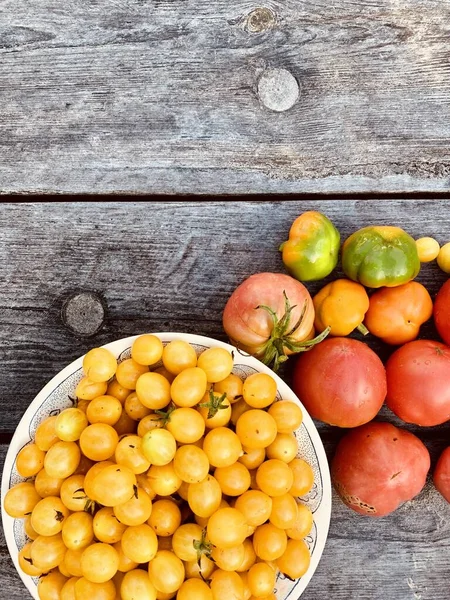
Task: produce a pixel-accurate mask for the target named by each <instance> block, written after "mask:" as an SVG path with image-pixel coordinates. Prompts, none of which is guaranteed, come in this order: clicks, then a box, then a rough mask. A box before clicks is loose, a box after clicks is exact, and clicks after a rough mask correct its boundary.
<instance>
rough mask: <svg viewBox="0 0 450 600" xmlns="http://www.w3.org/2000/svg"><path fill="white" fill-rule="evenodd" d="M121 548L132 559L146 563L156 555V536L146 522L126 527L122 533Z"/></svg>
mask: <svg viewBox="0 0 450 600" xmlns="http://www.w3.org/2000/svg"><path fill="white" fill-rule="evenodd" d="M121 545H122V550H123V552H124V554H125V555H126V556H127V557H128V558H129V559H130V560H132V561H134V562H137V563H146V562H148V561H151V560H153V559H154V557H155V556H156V552H157V550H158V538H157V536H156V533H155V532H154V531H153V529H152V528H151V527H150V525H148V524H147V523H143V524H142V525H133V526H131V527H128V529H126V530H125V531H124V533H123V535H122V540H121Z"/></svg>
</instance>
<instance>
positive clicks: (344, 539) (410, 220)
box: [0, 200, 450, 600]
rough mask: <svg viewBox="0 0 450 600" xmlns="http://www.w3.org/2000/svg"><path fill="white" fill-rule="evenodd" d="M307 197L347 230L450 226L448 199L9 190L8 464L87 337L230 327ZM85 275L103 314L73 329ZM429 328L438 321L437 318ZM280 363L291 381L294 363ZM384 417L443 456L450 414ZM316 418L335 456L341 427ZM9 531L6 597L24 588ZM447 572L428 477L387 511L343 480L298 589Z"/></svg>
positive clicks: (405, 598) (3, 381)
mask: <svg viewBox="0 0 450 600" xmlns="http://www.w3.org/2000/svg"><path fill="white" fill-rule="evenodd" d="M309 209H318V210H321V211H323V212H325V213H326V214H327V215H328V216H329V217H330V218H331V219H332V220H333V222H334V223H335V224H336V226H337V227H338V228H339V230H340V231H341V234H342V238H345V237H346V236H347V235H349V234H350V233H351V232H352V231H354V230H356V229H357V228H359V227H362V226H364V225H367V224H369V223H383V224H398V225H401V226H403V227H404V228H405V229H407V230H408V231H409V232H410V233H411V234H412V235H413V236H415V237H418V236H422V235H433V236H434V237H436V238H437V239H438V241H439V242H440V243H444V242H446V241H449V240H450V211H449V203H448V202H447V201H443V200H442V201H431V200H428V201H420V200H418V201H400V200H397V201H384V202H380V201H356V200H346V201H339V202H336V201H331V200H320V201H313V200H311V201H307V202H298V201H285V202H207V201H204V202H182V201H174V202H128V203H122V202H109V203H102V202H92V203H36V204H28V203H20V204H13V203H9V204H0V281H1V283H2V286H1V291H0V364H1V365H2V368H1V370H0V411H1V414H2V418H1V422H0V469H1V468H2V466H3V461H4V455H5V452H6V449H7V447H6V442H7V440H8V438H9V437H10V436H11V435H12V433H13V432H14V429H15V427H16V425H17V423H18V421H19V419H20V417H21V416H22V414H23V412H24V411H25V409H26V407H27V406H28V404H29V402H30V401H31V400H32V398H33V397H34V396H35V394H36V393H37V392H38V391H39V390H40V389H41V388H42V386H43V385H44V384H45V383H46V382H47V381H48V380H49V379H50V378H51V377H52V376H53V375H55V374H56V373H57V372H58V371H59V370H60V369H61V368H62V367H64V366H65V365H67V364H68V363H69V362H70V361H71V360H73V359H74V358H76V357H78V356H79V355H81V354H83V353H84V352H85V351H86V350H87V349H89V348H90V347H92V346H94V345H100V344H103V343H106V342H109V341H112V340H113V339H117V338H120V337H125V336H128V335H133V334H138V333H142V332H145V331H164V330H165V331H169V330H172V331H180V332H183V331H185V332H191V333H198V334H202V335H209V336H212V337H215V338H218V339H222V340H226V337H225V334H224V332H223V329H222V326H221V313H222V310H223V307H224V305H225V302H226V300H227V298H228V297H229V295H230V294H231V292H232V290H233V289H234V288H235V287H236V286H237V285H238V284H239V283H240V282H241V281H242V280H243V279H244V278H245V277H247V276H248V275H250V274H252V273H255V272H258V271H283V265H282V263H281V259H280V255H279V253H278V251H277V248H278V245H279V243H280V242H282V241H283V240H284V239H285V238H286V236H287V233H288V230H289V226H290V224H291V223H292V221H293V220H294V218H295V217H296V216H298V214H300V213H301V212H302V211H304V210H309ZM339 274H340V271H339V270H338V271H337V272H336V273H334V274H333V276H332V277H333V278H334V277H337V276H338V275H339ZM446 278H447V276H446V275H445V274H444V273H442V272H441V271H440V270H439V269H438V267H437V266H436V264H434V263H433V264H427V265H424V266H423V267H422V270H421V273H420V275H419V277H418V280H419V281H421V282H422V283H424V284H425V285H426V286H427V287H428V289H429V290H430V292H431V294H432V295H434V294H435V293H436V292H437V290H438V289H439V287H440V285H441V284H442V283H443V281H445V280H446ZM323 284H324V282H323V281H321V282H316V283H313V284H308V288H309V289H310V291H311V292H312V293H314V292H315V291H316V290H317V289H318V288H319V287H321V286H322V285H323ZM80 289H90V290H95V291H97V292H99V293H100V294H102V296H103V297H104V299H105V301H106V303H107V306H108V315H107V319H106V322H105V324H104V326H103V327H102V328H101V330H100V331H99V332H98V333H97V334H96V335H95V336H93V337H92V338H89V339H86V338H77V337H75V336H74V335H73V333H71V332H70V331H69V330H68V329H66V328H65V327H64V325H63V323H62V320H61V318H60V310H61V307H62V304H63V301H64V299H65V298H66V297H67V296H68V295H69V294H70V293H71V292H73V291H75V290H80ZM421 335H422V336H423V337H428V336H435V335H436V332H435V331H434V329H433V327H432V325H431V323H428V324H427V325H426V326H425V327H424V329H423V331H422V334H421ZM369 343H370V344H371V346H372V347H373V348H375V349H376V350H377V351H378V352H379V353H380V355H381V356H382V357H386V356H387V355H388V352H389V349H387V348H386V347H384V346H382V345H381V344H379V343H377V342H376V341H375V340H373V339H370V340H369ZM283 376H284V378H285V379H286V380H287V381H288V382H289V380H290V373H289V368H287V369H285V371H284V372H283ZM379 418H380V419H387V420H389V421H391V422H393V423H395V424H398V425H402V426H403V427H406V428H407V429H409V430H410V431H414V432H416V433H418V435H419V436H420V437H421V439H423V441H424V442H425V444H426V445H427V447H428V449H429V450H430V453H431V456H432V465H433V466H434V464H435V462H436V460H437V457H438V455H439V453H440V451H441V450H442V449H443V448H444V447H445V446H447V445H448V436H449V424H445V425H442V426H440V427H433V428H417V427H414V426H406V425H404V424H401V422H400V421H399V420H398V419H396V418H395V417H394V416H393V415H392V414H391V413H390V411H389V410H388V409H387V408H383V409H382V410H381V412H380V415H379ZM317 426H318V429H319V431H320V434H321V437H322V439H323V442H324V445H325V449H326V452H327V455H328V456H329V457H331V456H332V454H333V452H334V449H335V447H336V444H337V442H338V440H339V438H340V436H341V435H342V431H340V430H339V429H337V428H332V427H328V426H325V425H323V424H320V423H318V422H317ZM1 535H3V534H1V533H0V558H1V562H2V565H4V568H3V571H2V574H1V575H0V584H1V585H2V589H4V590H5V591H4V592H3V594H4V597H5V598H11V600H18V599H25V598H26V597H27V594H26V591H25V589H24V588H23V586H22V585H21V583H20V580H19V577H18V575H17V574H16V573H15V571H14V568H13V565H12V563H11V561H10V560H9V558H8V556H7V550H6V547H5V542H4V539H3V538H2V537H1ZM448 581H450V510H449V506H448V504H446V503H445V501H444V500H443V499H442V498H441V497H440V496H439V494H438V493H437V492H436V490H435V489H434V487H433V486H432V484H431V481H430V480H429V481H428V483H427V486H426V488H425V489H424V490H423V491H422V492H421V494H420V496H419V497H418V498H417V499H416V500H414V501H413V502H410V503H407V504H406V505H404V506H403V507H402V508H400V509H399V510H398V511H396V512H395V513H393V514H392V515H390V516H388V517H385V518H383V519H374V520H372V519H368V518H363V517H359V516H358V515H355V514H353V513H352V512H351V511H349V510H348V509H346V508H345V507H344V506H343V504H342V503H341V502H340V501H339V499H338V498H337V497H336V495H335V494H334V496H333V517H332V523H331V528H330V535H329V539H328V542H327V546H326V549H325V552H324V555H323V558H322V560H321V563H320V565H319V568H318V570H317V572H316V574H315V576H314V578H313V580H312V582H311V584H310V586H309V587H308V589H307V590H306V592H305V594H304V595H303V596H302V599H303V598H304V599H305V600H318V599H319V598H328V597H331V596H332V597H333V598H335V599H336V600H355V599H358V600H374V599H375V598H383V599H384V600H448V598H449V594H450V590H449V586H448ZM2 597H3V596H2Z"/></svg>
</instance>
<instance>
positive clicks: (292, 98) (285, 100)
mask: <svg viewBox="0 0 450 600" xmlns="http://www.w3.org/2000/svg"><path fill="white" fill-rule="evenodd" d="M299 95H300V89H299V85H298V82H297V80H296V79H295V77H294V76H293V75H292V74H291V73H290V72H289V71H287V70H286V69H266V70H265V71H264V72H263V73H262V75H261V76H260V78H259V80H258V96H259V99H260V100H261V103H262V104H263V105H264V106H265V107H266V108H269V109H270V110H274V111H276V112H283V111H285V110H289V109H290V108H292V107H293V106H294V104H295V103H296V102H297V100H298V97H299Z"/></svg>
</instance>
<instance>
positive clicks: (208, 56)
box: [0, 0, 450, 194]
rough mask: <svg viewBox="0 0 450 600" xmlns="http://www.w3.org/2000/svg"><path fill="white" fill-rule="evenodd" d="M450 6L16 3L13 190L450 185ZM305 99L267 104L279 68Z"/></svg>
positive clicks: (8, 10)
mask: <svg viewBox="0 0 450 600" xmlns="http://www.w3.org/2000/svg"><path fill="white" fill-rule="evenodd" d="M449 22H450V1H449V0H360V2H350V1H348V0H336V1H334V2H332V3H330V2H329V0H320V1H314V2H312V1H310V0H284V1H278V0H267V1H265V2H263V3H258V2H250V1H248V0H238V1H237V2H231V3H230V2H225V1H224V0H217V1H216V2H209V1H205V0H198V1H196V2H193V1H186V0H155V1H151V0H96V1H95V2H90V3H86V2H84V1H82V0H73V1H72V2H70V3H64V4H61V2H57V1H55V0H41V1H40V2H28V1H27V0H3V1H2V3H1V5H0V192H3V193H5V192H6V193H7V192H67V193H71V192H72V193H79V192H82V193H83V192H84V193H89V192H94V193H103V192H113V193H115V192H146V193H215V194H220V193H249V192H254V193H264V192H266V193H271V192H281V193H286V192H294V193H298V192H307V193H309V192H334V193H339V192H343V193H346V192H351V191H358V192H359V191H372V192H373V191H375V192H380V191H384V192H386V191H403V192H404V191H442V190H449V189H450V151H449V148H450V88H449V85H448V82H449V76H450V69H449V64H450V49H449V45H448V39H449V26H448V23H449ZM270 67H275V68H284V69H287V70H288V71H290V72H291V73H292V74H293V75H294V77H295V78H296V79H297V80H298V82H299V84H300V86H301V96H300V99H299V101H298V102H297V104H296V105H295V106H294V107H293V108H292V109H291V110H289V111H287V112H283V113H275V112H271V111H269V110H267V109H265V108H264V107H263V106H262V105H261V103H260V101H259V99H258V96H257V81H258V77H259V76H260V74H261V73H262V72H263V70H264V69H265V68H270Z"/></svg>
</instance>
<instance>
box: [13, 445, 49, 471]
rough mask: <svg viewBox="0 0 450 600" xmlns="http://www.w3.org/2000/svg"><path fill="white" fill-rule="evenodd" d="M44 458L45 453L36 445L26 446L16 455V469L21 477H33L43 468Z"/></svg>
mask: <svg viewBox="0 0 450 600" xmlns="http://www.w3.org/2000/svg"><path fill="white" fill-rule="evenodd" d="M44 458H45V452H44V451H43V450H41V449H40V448H39V447H38V446H37V445H36V444H33V443H31V444H27V445H26V446H24V447H23V448H22V450H20V452H19V454H18V455H17V459H16V468H17V470H18V471H19V473H20V475H22V477H33V476H34V475H37V474H38V473H39V471H40V470H41V469H42V467H43V466H44Z"/></svg>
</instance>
